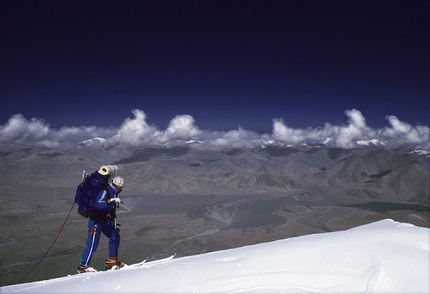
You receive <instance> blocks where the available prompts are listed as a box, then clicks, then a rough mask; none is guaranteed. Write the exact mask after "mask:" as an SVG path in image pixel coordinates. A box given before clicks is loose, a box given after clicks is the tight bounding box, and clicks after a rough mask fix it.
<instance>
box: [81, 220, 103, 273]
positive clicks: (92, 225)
mask: <svg viewBox="0 0 430 294" xmlns="http://www.w3.org/2000/svg"><path fill="white" fill-rule="evenodd" d="M101 229H102V228H100V224H99V223H98V222H96V221H94V220H91V219H90V220H88V238H87V243H86V244H85V248H84V251H83V252H82V256H81V261H80V265H81V266H82V267H88V266H89V265H90V263H91V258H92V257H93V255H94V252H96V250H97V247H98V244H99V240H100V232H101Z"/></svg>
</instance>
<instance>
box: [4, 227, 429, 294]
mask: <svg viewBox="0 0 430 294" xmlns="http://www.w3.org/2000/svg"><path fill="white" fill-rule="evenodd" d="M429 244H430V230H429V229H428V228H421V227H416V226H413V225H411V224H406V223H398V222H395V221H393V220H391V219H386V220H382V221H378V222H375V223H372V224H368V225H364V226H360V227H356V228H353V229H350V230H346V231H339V232H332V233H322V234H314V235H307V236H302V237H296V238H289V239H284V240H278V241H274V242H269V243H263V244H257V245H251V246H245V247H241V248H236V249H230V250H224V251H218V252H212V253H206V254H201V255H195V256H189V257H182V258H175V259H169V260H161V261H158V262H157V261H156V262H154V263H151V262H149V263H141V264H140V265H134V266H129V267H127V268H125V269H121V270H116V271H106V272H97V273H91V274H79V275H72V276H68V277H63V278H58V279H52V280H48V281H40V282H33V283H27V284H19V285H12V286H6V287H3V288H0V290H1V291H0V292H1V293H4V294H6V293H35V292H37V293H239V292H240V293H351V292H354V293H357V292H360V293H429V292H430V278H429V275H428V273H429V272H430V265H429V262H428V261H429V258H430V249H429Z"/></svg>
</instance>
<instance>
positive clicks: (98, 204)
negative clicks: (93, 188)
mask: <svg viewBox="0 0 430 294" xmlns="http://www.w3.org/2000/svg"><path fill="white" fill-rule="evenodd" d="M115 197H116V189H115V187H114V186H113V185H112V183H111V184H109V185H108V186H107V187H106V189H104V190H101V191H100V192H99V194H98V195H97V198H96V201H95V210H94V211H93V214H92V216H91V218H92V219H105V218H109V219H114V218H115V217H116V214H115V203H108V200H109V199H111V198H115Z"/></svg>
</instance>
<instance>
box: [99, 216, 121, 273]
mask: <svg viewBox="0 0 430 294" xmlns="http://www.w3.org/2000/svg"><path fill="white" fill-rule="evenodd" d="M103 234H105V236H106V237H108V238H109V244H108V245H109V258H108V259H107V260H106V268H112V267H113V266H115V265H116V266H119V267H123V266H124V264H123V263H122V262H119V261H118V260H117V257H118V251H119V245H120V242H121V236H120V234H119V232H118V230H117V229H116V228H115V223H114V222H113V221H108V223H107V225H106V226H105V228H104V229H103Z"/></svg>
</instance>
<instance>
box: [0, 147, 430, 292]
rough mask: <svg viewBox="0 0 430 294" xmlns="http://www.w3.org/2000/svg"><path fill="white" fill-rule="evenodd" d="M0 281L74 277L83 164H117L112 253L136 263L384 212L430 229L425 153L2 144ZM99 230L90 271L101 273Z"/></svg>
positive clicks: (82, 225) (346, 223)
mask: <svg viewBox="0 0 430 294" xmlns="http://www.w3.org/2000/svg"><path fill="white" fill-rule="evenodd" d="M0 151H1V152H0V153H1V156H0V168H1V169H0V193H1V194H0V199H1V203H2V205H1V208H0V209H1V215H0V218H1V222H2V226H1V236H2V237H1V239H0V249H1V256H0V258H1V260H0V262H1V264H0V279H1V285H2V286H3V285H8V284H14V283H17V282H18V281H20V280H21V278H22V277H23V276H24V275H26V274H27V273H28V272H29V271H30V270H31V269H32V268H33V267H34V266H35V265H36V264H37V262H38V261H39V260H40V259H41V258H42V256H43V255H44V254H45V252H46V251H47V250H48V248H49V247H50V246H51V244H52V243H53V241H54V239H55V238H56V237H57V234H58V232H59V231H60V229H61V228H62V225H63V223H64V221H65V219H66V217H67V215H68V213H69V211H70V210H71V209H72V213H71V215H70V217H69V219H68V220H67V222H66V223H65V226H64V228H63V229H62V231H61V234H60V235H59V237H58V239H57V240H56V242H55V244H54V245H53V246H52V248H51V250H50V252H49V253H48V254H47V256H46V257H45V258H44V259H43V261H42V262H41V263H40V264H39V265H38V266H37V267H36V268H35V269H34V270H33V271H32V272H31V273H30V274H29V275H28V276H27V277H25V278H24V279H23V280H22V281H21V282H29V281H36V280H45V279H49V278H54V277H61V276H65V275H68V274H75V273H76V267H77V266H78V262H79V258H80V255H81V252H82V249H83V246H84V243H85V240H86V232H87V220H86V219H84V218H83V217H81V216H79V215H77V214H76V212H75V210H76V206H75V207H73V208H72V205H73V198H74V193H75V188H76V186H77V184H78V183H79V181H80V177H81V174H82V169H87V171H89V172H93V171H95V170H97V169H98V168H99V167H100V166H101V165H104V164H116V165H118V167H119V171H118V172H117V174H118V175H121V176H123V177H124V178H125V180H126V185H125V188H124V191H123V192H122V193H121V194H120V197H121V199H122V200H123V202H124V203H123V204H122V205H121V207H120V208H119V209H118V222H119V223H120V224H121V226H120V227H119V228H120V230H121V237H122V239H121V247H120V256H119V258H120V259H121V260H122V261H124V262H125V263H130V264H132V263H136V262H140V261H142V260H144V259H145V258H148V259H157V258H161V257H164V256H167V255H171V254H176V256H177V257H181V256H185V255H194V254H200V253H205V252H211V251H217V250H222V249H228V248H234V247H240V246H245V245H251V244H256V243H261V242H268V241H272V240H277V239H284V238H289V237H295V236H301V235H306V234H314V233H322V232H329V231H336V230H344V229H348V228H352V227H355V226H358V225H362V224H366V223H370V222H373V221H376V220H380V219H384V218H391V219H394V220H396V221H401V222H408V223H412V224H415V225H417V226H423V227H430V221H429V217H430V215H429V158H428V156H426V155H423V154H420V153H417V152H414V151H413V150H408V149H405V150H384V149H379V148H368V149H359V150H343V149H326V148H324V147H321V146H313V147H310V146H307V147H301V148H292V147H276V148H275V147H273V148H264V149H261V150H239V149H234V150H205V149H203V150H199V149H193V148H188V147H183V148H182V147H181V148H172V149H156V148H147V149H139V150H119V149H118V150H117V149H106V150H104V149H94V148H90V147H86V146H74V147H73V148H70V149H67V150H55V149H48V148H24V147H22V148H21V147H20V148H16V147H14V148H13V149H11V148H3V149H2V150H0ZM106 257H107V239H106V238H104V237H102V239H101V242H100V245H99V248H98V250H97V252H96V255H95V257H94V259H93V262H92V266H94V267H95V268H97V269H99V270H101V269H103V265H104V259H105V258H106Z"/></svg>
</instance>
